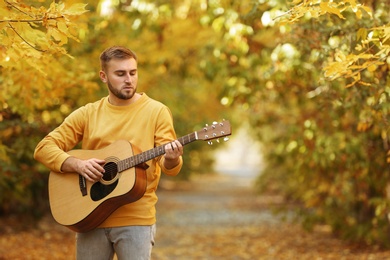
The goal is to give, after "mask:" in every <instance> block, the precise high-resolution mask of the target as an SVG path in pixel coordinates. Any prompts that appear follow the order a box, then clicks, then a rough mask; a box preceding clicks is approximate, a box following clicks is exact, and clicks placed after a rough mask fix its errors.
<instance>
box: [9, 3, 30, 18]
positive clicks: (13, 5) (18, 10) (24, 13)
mask: <svg viewBox="0 0 390 260" xmlns="http://www.w3.org/2000/svg"><path fill="white" fill-rule="evenodd" d="M4 2H6V3H7V4H8V5H10V6H12V7H13V8H15V9H16V10H18V11H19V12H21V13H24V14H25V15H28V16H30V17H33V16H32V15H31V14H29V13H26V12H24V11H22V10H20V9H19V8H18V7H16V6H15V5H13V4H12V3H10V2H8V1H7V0H4Z"/></svg>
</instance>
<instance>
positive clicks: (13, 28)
mask: <svg viewBox="0 0 390 260" xmlns="http://www.w3.org/2000/svg"><path fill="white" fill-rule="evenodd" d="M8 25H9V27H11V29H12V31H14V32H15V33H16V35H18V36H19V37H20V39H22V40H23V41H24V42H25V43H27V45H28V46H30V47H31V48H33V49H35V50H37V51H40V52H45V51H44V50H40V49H38V48H37V47H35V46H34V45H32V44H31V43H29V42H28V41H26V40H25V39H24V38H23V36H22V35H20V34H19V33H18V32H17V31H16V29H15V27H13V26H12V24H10V23H8Z"/></svg>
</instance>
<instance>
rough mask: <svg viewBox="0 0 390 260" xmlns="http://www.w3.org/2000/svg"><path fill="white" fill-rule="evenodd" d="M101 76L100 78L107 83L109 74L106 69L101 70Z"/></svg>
mask: <svg viewBox="0 0 390 260" xmlns="http://www.w3.org/2000/svg"><path fill="white" fill-rule="evenodd" d="M99 76H100V79H101V80H102V81H103V82H104V83H107V75H106V73H105V72H104V71H102V70H101V71H100V72H99Z"/></svg>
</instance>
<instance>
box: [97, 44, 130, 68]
mask: <svg viewBox="0 0 390 260" xmlns="http://www.w3.org/2000/svg"><path fill="white" fill-rule="evenodd" d="M131 58H133V59H135V60H136V61H137V55H136V54H135V52H133V51H132V50H130V49H128V48H126V47H122V46H112V47H109V48H107V49H105V50H104V51H103V52H102V53H101V54H100V66H101V68H102V70H105V69H106V67H107V63H108V62H109V61H110V60H112V59H120V60H123V59H131Z"/></svg>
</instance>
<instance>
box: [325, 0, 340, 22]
mask: <svg viewBox="0 0 390 260" xmlns="http://www.w3.org/2000/svg"><path fill="white" fill-rule="evenodd" d="M331 4H332V2H321V3H320V8H321V9H322V10H323V11H325V12H327V13H332V14H335V15H337V16H338V17H339V18H341V19H345V18H344V16H343V15H342V14H341V12H340V10H339V9H338V8H336V7H334V6H332V5H331Z"/></svg>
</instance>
